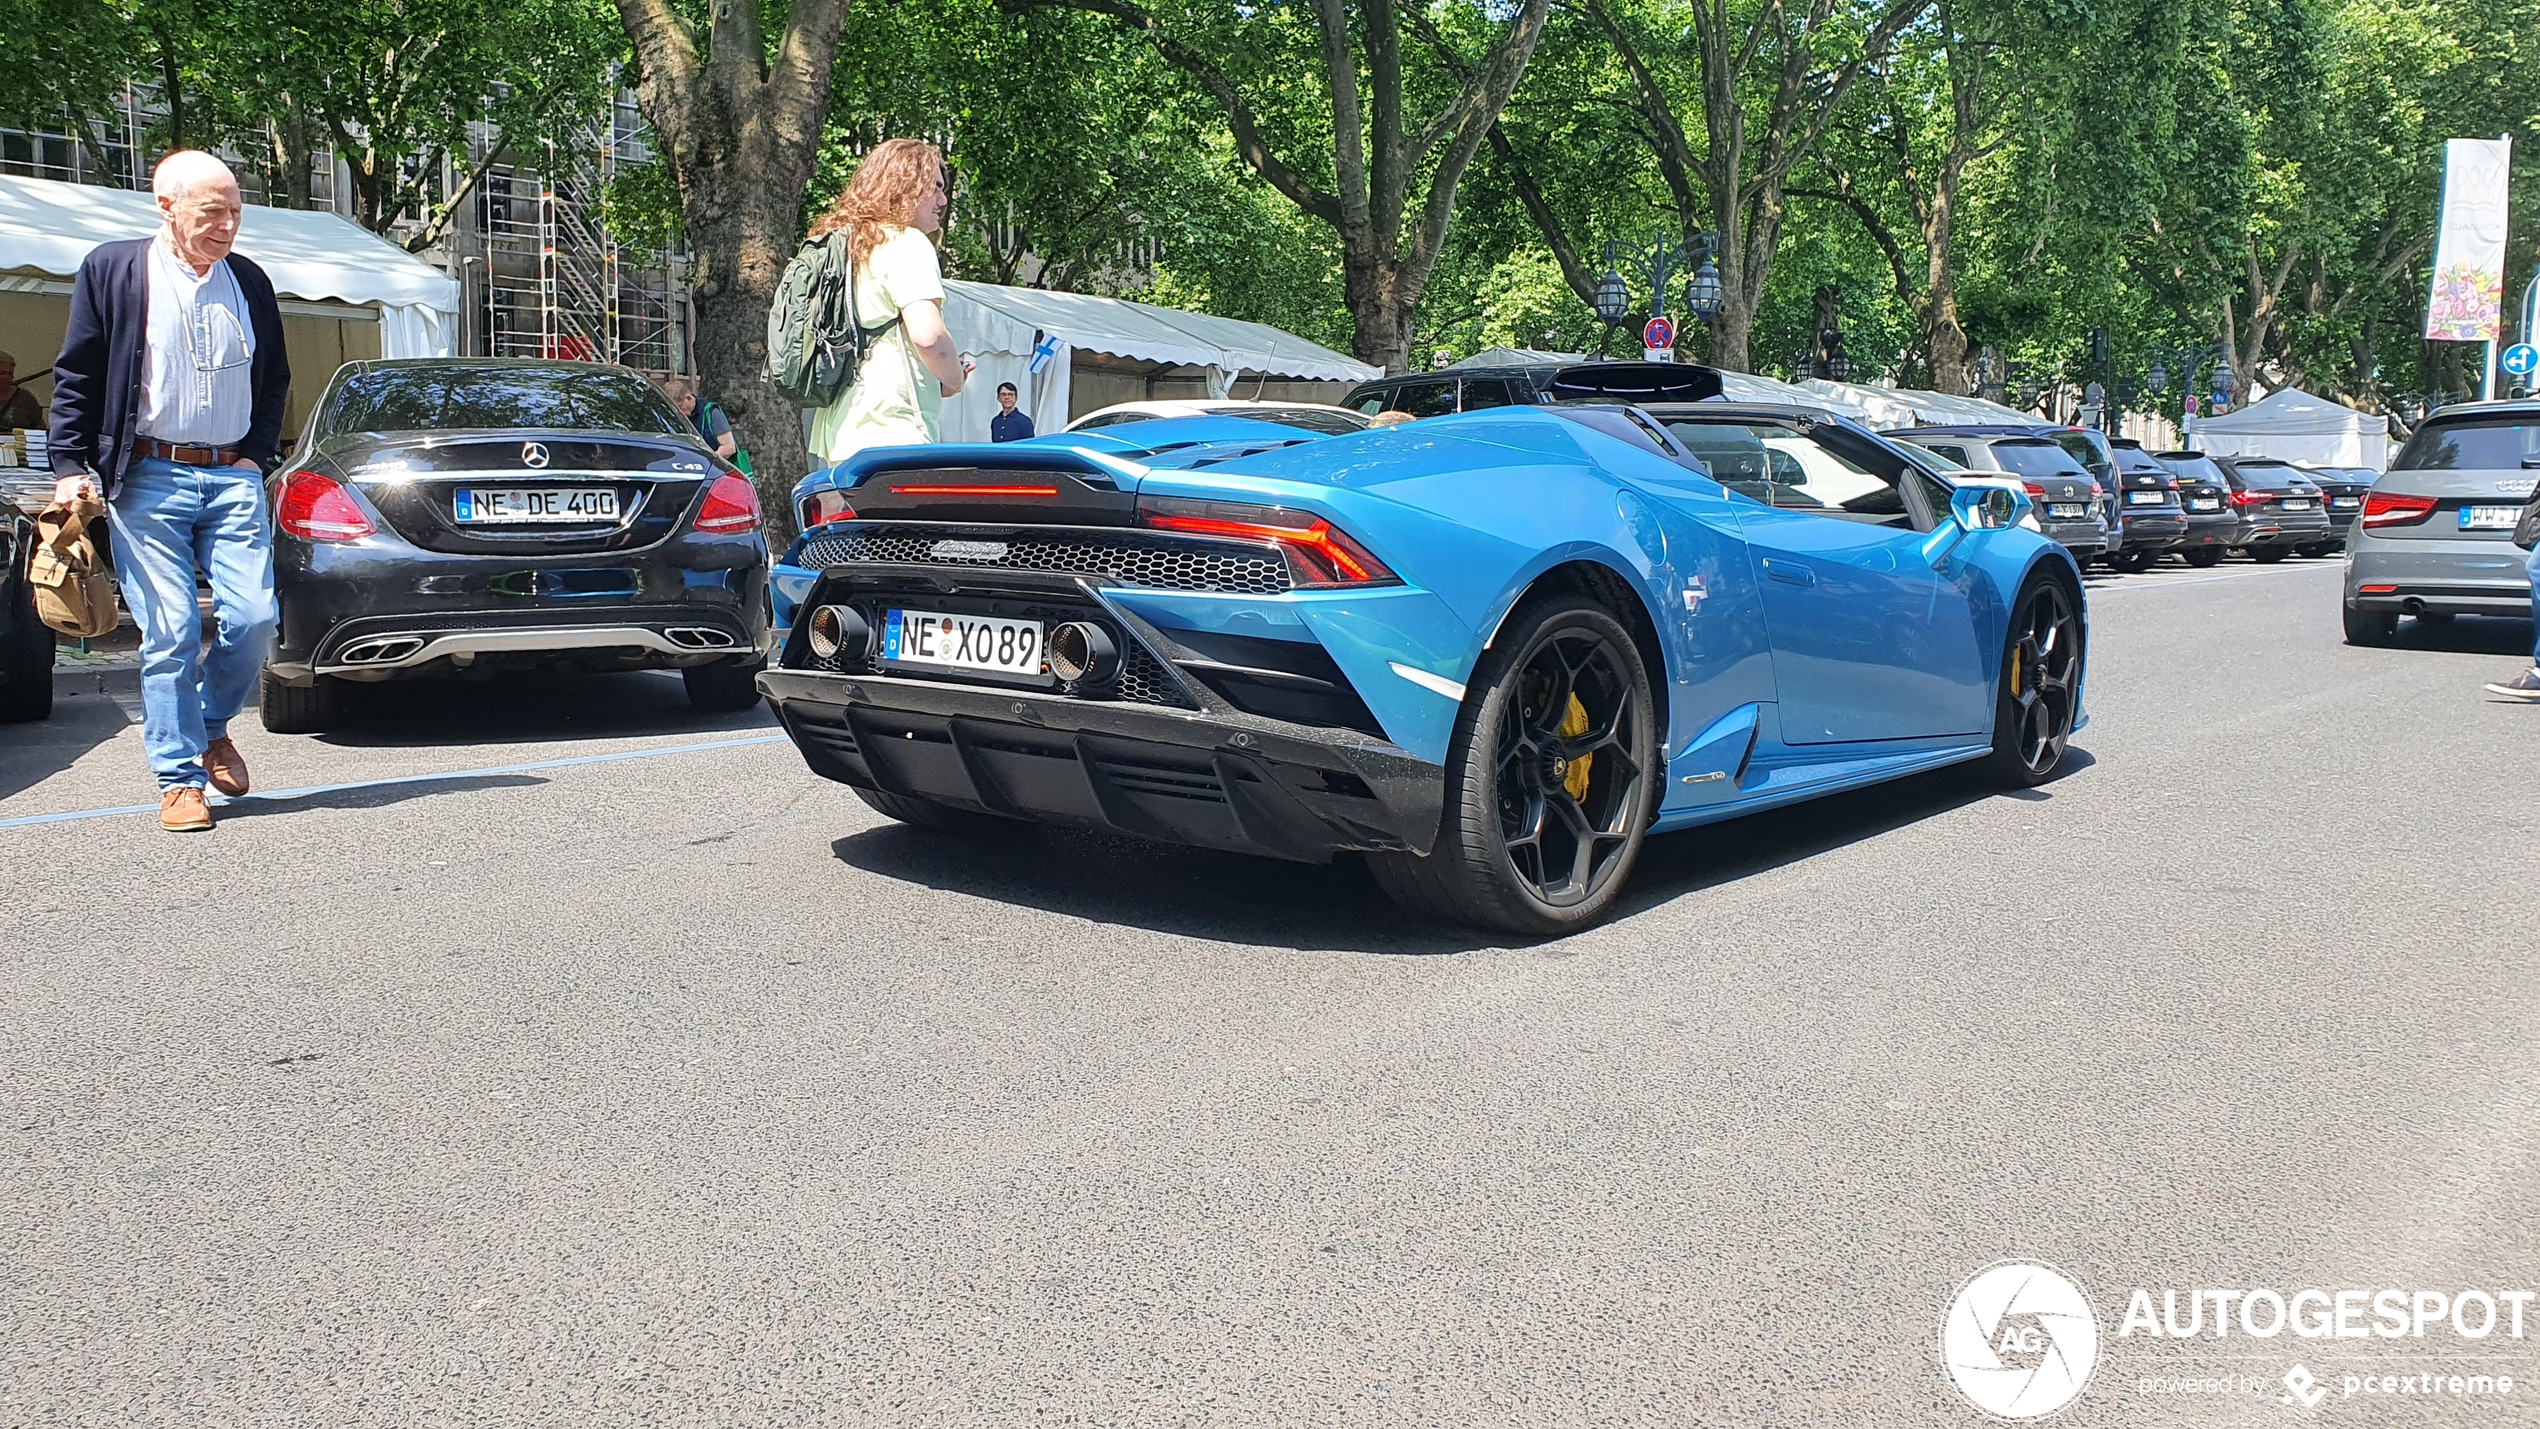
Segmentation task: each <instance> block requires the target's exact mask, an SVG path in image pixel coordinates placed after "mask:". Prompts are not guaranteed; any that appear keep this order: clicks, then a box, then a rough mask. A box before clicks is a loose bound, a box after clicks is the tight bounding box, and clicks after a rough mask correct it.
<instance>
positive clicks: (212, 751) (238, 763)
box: [203, 735, 247, 799]
mask: <svg viewBox="0 0 2540 1429" xmlns="http://www.w3.org/2000/svg"><path fill="white" fill-rule="evenodd" d="M203 772H204V773H205V774H208V775H210V776H211V780H212V787H213V788H215V789H218V790H219V791H221V792H222V793H224V794H227V795H228V796H229V797H231V798H233V799H235V798H237V797H238V796H239V795H241V794H244V793H246V792H247V761H246V760H244V759H241V758H240V757H239V756H238V746H237V745H235V744H232V743H230V742H229V736H228V735H222V736H221V737H220V738H218V739H215V740H213V741H212V742H211V743H210V744H207V745H205V746H203Z"/></svg>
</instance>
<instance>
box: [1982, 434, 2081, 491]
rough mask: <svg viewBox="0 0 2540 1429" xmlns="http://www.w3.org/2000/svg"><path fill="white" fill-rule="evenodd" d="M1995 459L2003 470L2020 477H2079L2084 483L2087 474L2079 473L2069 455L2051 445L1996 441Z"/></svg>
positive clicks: (2078, 467)
mask: <svg viewBox="0 0 2540 1429" xmlns="http://www.w3.org/2000/svg"><path fill="white" fill-rule="evenodd" d="M1993 457H1994V460H1996V461H1999V462H2001V463H2002V469H2003V470H2004V471H2012V472H2017V473H2019V474H2020V475H2022V476H2078V477H2080V478H2082V479H2083V480H2085V481H2087V480H2089V479H2090V473H2089V472H2087V471H2084V470H2082V466H2081V463H2080V462H2077V461H2075V460H2073V457H2072V453H2070V452H2068V451H2065V450H2064V449H2063V448H2062V447H2059V446H2057V445H2055V444H2054V443H2053V442H1995V443H1994V444H1993Z"/></svg>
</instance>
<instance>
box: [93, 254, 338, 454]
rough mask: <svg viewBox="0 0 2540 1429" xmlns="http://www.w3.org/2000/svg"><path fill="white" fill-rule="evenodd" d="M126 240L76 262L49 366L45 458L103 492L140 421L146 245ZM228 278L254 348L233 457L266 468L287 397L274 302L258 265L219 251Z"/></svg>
mask: <svg viewBox="0 0 2540 1429" xmlns="http://www.w3.org/2000/svg"><path fill="white" fill-rule="evenodd" d="M156 241H157V240H156V239H150V238H134V239H128V240H126V241H124V242H121V243H100V244H98V245H97V246H96V247H95V248H93V249H91V250H90V251H89V254H88V257H87V258H86V259H85V260H84V261H82V262H81V263H80V265H79V279H78V281H77V282H76V283H74V284H73V285H72V287H71V320H70V327H69V328H68V329H67V330H66V331H65V332H64V333H63V335H62V355H61V357H59V358H58V359H56V360H55V362H54V365H53V415H52V421H51V423H50V427H51V433H50V441H51V447H50V455H51V456H52V459H53V472H54V474H55V475H56V476H78V475H80V474H81V473H83V472H86V471H89V470H92V469H93V470H94V471H96V473H97V474H98V476H99V477H101V478H103V480H104V484H105V488H106V495H107V497H108V498H109V499H112V498H113V496H114V494H115V488H116V487H117V486H119V485H121V484H122V482H123V472H124V468H125V467H126V466H127V465H129V464H130V463H131V461H132V439H133V437H134V436H135V435H136V433H135V431H134V429H135V428H136V427H138V426H139V425H140V423H141V379H142V374H143V372H144V371H145V370H146V368H145V365H144V364H143V362H142V345H143V343H144V342H146V341H147V340H148V338H149V335H150V245H151V244H152V243H154V242H156ZM226 261H227V262H228V264H229V272H230V276H232V277H234V278H236V279H237V280H238V291H239V294H240V295H241V296H242V297H244V298H246V300H247V318H248V321H249V322H250V323H251V324H252V325H253V326H254V328H255V336H256V353H255V358H254V360H253V362H252V363H251V365H250V366H249V368H248V374H247V375H248V381H249V385H250V386H251V388H252V389H253V392H254V399H255V405H254V407H253V409H252V412H251V414H250V416H249V418H248V421H247V435H246V436H245V437H244V438H243V439H241V440H240V441H239V443H238V454H239V455H240V456H241V457H244V458H247V459H249V460H251V461H253V462H255V463H256V464H257V465H258V466H271V465H272V464H273V459H274V456H275V454H276V453H277V452H279V451H280V450H281V448H282V407H283V403H284V401H285V400H286V399H288V398H289V397H290V395H291V362H290V359H289V357H288V356H287V355H286V354H285V353H284V351H283V342H282V308H281V306H280V305H279V304H277V303H276V302H275V301H274V298H273V280H272V279H270V278H268V277H266V276H265V270H264V269H262V268H259V267H257V266H256V265H255V264H253V263H251V262H249V261H247V260H246V259H244V258H242V257H240V256H238V255H237V254H235V253H232V254H230V255H229V257H228V259H227V260H226Z"/></svg>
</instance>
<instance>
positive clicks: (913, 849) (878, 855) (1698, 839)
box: [829, 749, 2093, 956]
mask: <svg viewBox="0 0 2540 1429" xmlns="http://www.w3.org/2000/svg"><path fill="white" fill-rule="evenodd" d="M2092 763H2093V761H2092V759H2091V758H2090V756H2089V755H2088V754H2087V753H2085V752H2083V751H2081V750H2079V749H2076V750H2073V751H2072V753H2071V754H2070V755H2069V756H2068V762H2067V764H2066V766H2065V768H2064V770H2063V771H2062V772H2060V773H2059V774H2057V776H2056V778H2055V780H2054V781H2050V782H2049V783H2048V784H2047V785H2046V786H2045V787H2043V788H2040V789H2025V790H2019V791H2016V793H2017V796H2018V797H2021V798H2026V799H2051V798H2052V797H2053V793H2052V790H2053V788H2054V784H2055V783H2058V782H2061V781H2062V780H2064V779H2067V778H2070V777H2072V776H2073V775H2074V774H2076V773H2079V772H2081V771H2082V770H2086V769H2088V768H2089V767H2090V766H2091V764H2092ZM1999 792H2002V791H2000V790H1998V789H1996V788H1995V787H1993V786H1991V785H1988V784H1986V783H1984V782H1982V781H1981V779H1980V778H1978V777H1977V776H1975V775H1973V774H1972V773H1971V772H1970V770H1969V769H1967V768H1966V767H1964V766H1961V767H1958V768H1952V769H1943V770H1939V771H1936V772H1933V773H1930V774H1922V775H1917V776H1915V777H1913V778H1910V779H1902V780H1898V781H1896V782H1895V783H1892V784H1883V785H1879V786H1876V787H1874V788H1870V789H1865V790H1860V791H1857V792H1854V793H1850V794H1837V795H1831V796H1828V797H1826V798H1823V799H1818V800H1813V801H1811V802H1809V803H1805V804H1800V805H1796V806H1794V807H1791V808H1788V809H1779V810H1774V811H1772V812H1770V813H1763V814H1750V815H1748V816H1746V817H1745V818H1741V819H1733V820H1730V821H1729V822H1727V823H1724V824H1714V825H1709V826H1706V827H1703V828H1699V829H1692V830H1688V831H1686V832H1683V833H1675V834H1665V835H1661V836H1659V837H1657V838H1653V839H1651V840H1650V841H1649V842H1648V844H1647V846H1646V847H1645V848H1644V849H1643V850H1642V853H1641V859H1640V866H1639V867H1638V868H1637V869H1636V870H1634V871H1633V874H1632V882H1631V886H1630V887H1629V888H1628V889H1626V890H1625V892H1624V895H1623V898H1622V900H1621V904H1620V906H1619V907H1618V909H1617V910H1616V913H1615V918H1616V919H1618V920H1619V919H1626V918H1630V917H1632V916H1634V915H1636V914H1640V913H1644V912H1647V911H1649V910H1651V909H1653V908H1656V907H1658V906H1660V905H1661V904H1665V903H1669V902H1672V901H1674V900H1675V899H1678V898H1682V897H1685V896H1687V895H1690V894H1697V893H1700V892H1702V891H1703V890H1705V889H1708V888H1712V887H1716V886H1718V885H1720V884H1723V883H1730V882H1734V881H1736V880H1738V879H1742V878H1749V877H1752V876H1754V875H1756V874H1759V873H1767V872H1770V871H1772V870H1773V869H1776V868H1779V867H1782V866H1784V865H1786V864H1791V863H1797V862H1799V861H1801V860H1804V859H1807V858H1812V857H1814V856H1816V855H1818V854H1821V853H1825V852H1828V851H1830V850H1833V849H1838V848H1842V847H1843V846H1845V845H1847V844H1852V843H1857V842H1859V841H1861V840H1863V839H1868V838H1875V837H1877V836H1878V835H1880V834H1884V833H1887V832H1889V831H1891V830H1894V829H1898V828H1902V827H1904V826H1906V825H1908V824H1912V823H1916V822H1918V821H1920V820H1923V819H1927V818H1930V817H1932V816H1933V815H1935V814H1942V813H1946V812H1948V811H1949V810H1951V809H1955V808H1959V807H1962V806H1964V805H1967V804H1971V803H1974V802H1976V801H1977V800H1980V799H1985V798H1989V797H1992V796H1993V795H1994V794H1996V793H1999ZM829 847H830V852H831V854H832V855H833V856H835V857H836V858H837V860H838V861H839V862H841V863H844V864H846V865H848V866H850V867H853V868H857V869H861V870H863V871H864V872H867V873H873V874H878V875H880V876H882V877H884V878H893V879H898V880H900V881H902V882H906V883H913V884H918V885H921V886H924V887H927V888H933V889H938V890H941V891H944V892H950V893H960V894H966V895H968V896H970V897H973V898H984V899H988V900H991V901H994V902H999V903H1009V904H1014V905H1016V906H1019V907H1025V908H1033V909H1038V910H1041V911H1043V912H1053V913H1063V914H1067V915H1069V916H1072V917H1078V918H1083V919H1086V920H1087V921H1089V922H1094V923H1109V924H1120V925H1125V926H1128V927H1133V928H1145V929H1148V930H1151V931H1154V932H1159V933H1170V934H1174V935H1176V936H1180V937H1190V938H1206V939H1209V940H1211V941H1215V942H1225V943H1238V944H1246V945H1255V946H1263V947H1275V948H1296V949H1301V950H1307V951H1316V952H1349V953H1370V954H1385V955H1414V956H1418V955H1434V954H1438V953H1460V952H1471V951H1474V950H1476V949H1481V948H1514V947H1528V946H1538V945H1546V944H1548V943H1550V942H1553V941H1557V940H1546V939H1536V938H1524V937H1518V936H1515V935H1511V934H1501V933H1492V932H1489V931H1486V930H1483V929H1479V928H1467V927H1463V926H1460V925H1456V924H1449V923H1434V922H1430V921H1428V920H1426V919H1424V918H1420V917H1417V916H1415V915H1413V914H1411V913H1408V912H1405V911H1404V910H1403V909H1401V908H1399V907H1396V906H1395V905H1394V903H1393V902H1392V901H1391V900H1390V899H1388V898H1386V897H1385V895H1384V894H1383V893H1382V892H1381V891H1380V890H1379V889H1378V888H1377V887H1376V884H1375V881H1374V879H1373V878H1371V877H1370V876H1369V875H1368V873H1367V869H1366V866H1365V865H1364V864H1363V863H1361V862H1360V861H1359V860H1358V859H1356V858H1354V857H1351V856H1348V855H1343V856H1341V857H1339V858H1336V859H1334V860H1333V861H1332V862H1331V863H1330V864H1328V865H1315V864H1303V863H1287V862H1283V861H1280V860H1277V859H1268V858H1253V857H1247V856H1245V855H1243V854H1232V853H1219V852H1215V851H1213V850H1207V849H1194V848H1184V847H1180V846H1177V845H1171V844H1157V843H1148V842H1146V841H1144V840H1141V839H1133V838H1125V837H1119V836H1115V835H1109V834H1097V833H1084V832H1077V831H1074V830H1067V829H1059V828H1051V827H1046V826H1042V825H1035V824H1018V825H1016V826H1015V827H1014V828H1013V829H1012V830H1010V831H1000V832H996V833H990V834H977V835H958V834H939V833H933V832H929V831H925V830H921V829H916V828H912V827H909V826H908V825H905V824H896V823H886V824H883V825H882V826H880V827H878V828H873V829H867V830H865V831H864V832H862V833H857V834H850V835H848V836H846V837H845V838H841V839H837V840H835V841H833V842H832V843H831V844H830V846H829Z"/></svg>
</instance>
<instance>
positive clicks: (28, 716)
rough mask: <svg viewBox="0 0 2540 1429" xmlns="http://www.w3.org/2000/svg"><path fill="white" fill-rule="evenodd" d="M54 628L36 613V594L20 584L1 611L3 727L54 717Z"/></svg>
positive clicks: (0, 717)
mask: <svg viewBox="0 0 2540 1429" xmlns="http://www.w3.org/2000/svg"><path fill="white" fill-rule="evenodd" d="M53 647H54V642H53V628H52V627H51V626H49V625H46V624H45V623H44V621H43V619H42V617H40V616H38V615H37V614H36V613H35V592H34V590H33V588H31V587H30V586H28V584H27V583H26V582H25V581H19V582H17V592H16V594H14V595H12V596H10V597H9V609H7V610H5V611H0V724H24V723H26V722H27V721H29V720H38V719H46V718H49V717H51V715H52V713H53Z"/></svg>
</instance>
